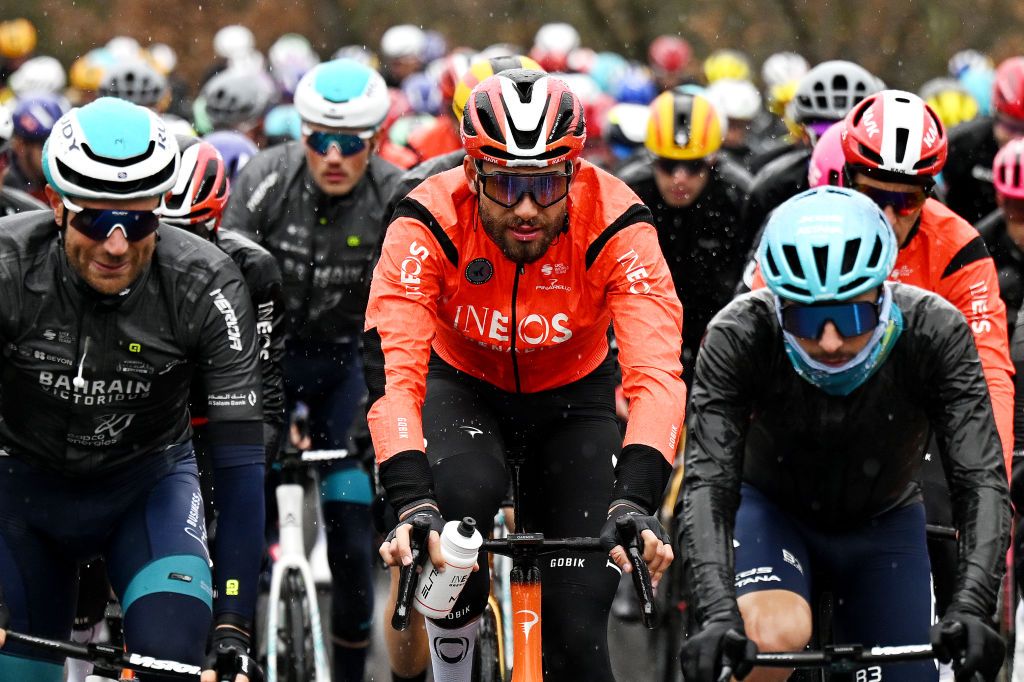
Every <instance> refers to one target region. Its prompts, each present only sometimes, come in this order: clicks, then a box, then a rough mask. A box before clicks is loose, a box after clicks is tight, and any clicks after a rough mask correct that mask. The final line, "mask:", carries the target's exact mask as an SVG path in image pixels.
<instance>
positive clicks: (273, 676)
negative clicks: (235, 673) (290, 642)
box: [265, 453, 331, 682]
mask: <svg viewBox="0 0 1024 682" xmlns="http://www.w3.org/2000/svg"><path fill="white" fill-rule="evenodd" d="M311 454H312V453H311ZM315 459H317V458H316V457H310V458H309V460H310V461H312V460H315ZM303 460H304V461H305V460H306V458H305V456H304V457H303ZM282 473H283V472H282ZM289 473H291V472H289ZM283 475H284V473H283ZM292 478H293V477H292V476H290V475H285V482H282V483H281V484H280V485H279V486H277V490H276V491H275V494H276V496H277V508H278V522H279V524H280V550H281V554H280V556H279V557H278V559H277V561H275V562H274V566H273V568H272V569H271V573H270V595H269V598H268V600H267V628H266V633H265V635H266V638H267V640H266V641H267V670H266V677H267V682H277V679H278V671H277V656H278V642H277V639H278V638H277V629H278V624H279V617H278V616H279V609H278V604H279V603H280V600H281V583H282V581H283V580H284V577H285V576H286V575H287V574H288V572H289V571H290V570H296V571H298V572H299V575H300V576H301V578H302V582H303V584H304V585H305V590H306V594H307V596H308V599H307V601H308V604H309V619H310V623H311V624H312V635H311V636H312V639H313V661H314V667H315V670H316V677H315V678H314V679H313V680H310V682H330V679H331V673H330V666H329V665H328V662H327V649H326V647H325V645H324V636H323V628H322V626H321V621H320V605H319V604H318V603H317V598H316V583H315V582H314V581H313V572H312V570H311V569H310V565H309V560H308V559H307V558H306V550H305V542H304V540H303V535H302V532H303V531H302V519H303V514H302V501H303V489H302V484H301V483H299V482H298V477H297V476H295V477H294V480H291V479H292Z"/></svg>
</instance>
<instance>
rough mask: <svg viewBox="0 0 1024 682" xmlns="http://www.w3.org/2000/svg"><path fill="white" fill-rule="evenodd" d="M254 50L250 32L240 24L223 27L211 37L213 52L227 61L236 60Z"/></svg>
mask: <svg viewBox="0 0 1024 682" xmlns="http://www.w3.org/2000/svg"><path fill="white" fill-rule="evenodd" d="M255 49H256V38H255V36H253V34H252V31H250V30H249V29H247V28H246V27H245V26H242V25H240V24H231V25H230V26H225V27H223V28H222V29H220V30H219V31H217V33H216V34H215V35H214V36H213V51H214V52H216V53H217V56H219V57H222V58H224V59H227V60H229V61H230V60H232V59H238V58H240V57H243V56H244V55H245V54H247V53H249V52H252V51H254V50H255Z"/></svg>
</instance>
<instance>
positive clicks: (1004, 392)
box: [936, 237, 1014, 476]
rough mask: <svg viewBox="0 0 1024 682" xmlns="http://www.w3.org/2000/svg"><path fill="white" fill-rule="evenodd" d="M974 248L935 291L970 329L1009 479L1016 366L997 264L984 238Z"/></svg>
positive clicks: (979, 239) (972, 244)
mask: <svg viewBox="0 0 1024 682" xmlns="http://www.w3.org/2000/svg"><path fill="white" fill-rule="evenodd" d="M971 247H975V248H976V249H977V251H978V253H979V254H980V255H983V256H984V257H981V258H978V259H977V260H974V261H973V262H971V263H969V264H968V265H966V266H964V267H962V268H960V269H959V270H956V271H954V272H953V273H952V274H949V275H945V274H944V276H943V278H942V279H941V280H940V283H939V288H938V290H937V291H936V293H938V294H939V295H941V296H942V297H943V298H945V299H946V300H947V301H949V302H950V303H952V304H953V305H955V306H956V307H957V308H958V309H959V310H960V312H961V313H963V314H964V317H966V318H967V322H968V324H969V325H970V327H971V332H972V333H973V334H974V343H975V345H976V346H977V347H978V355H979V356H980V357H981V366H982V369H983V370H984V372H985V383H986V384H988V393H989V397H990V398H991V399H992V412H993V413H994V414H995V418H996V428H998V429H999V440H1000V442H1001V443H1002V446H1003V463H1004V465H1005V466H1006V471H1007V476H1009V472H1010V470H1011V468H1012V466H1011V461H1012V458H1013V373H1014V369H1013V363H1012V362H1011V360H1010V342H1009V336H1008V333H1007V324H1006V304H1005V303H1003V299H1001V298H1000V297H999V277H998V275H997V274H996V268H995V263H994V262H993V260H992V259H991V258H989V257H988V252H987V250H984V249H985V247H984V242H982V241H981V237H978V238H977V242H972V243H971V244H968V246H967V247H965V249H964V250H967V249H969V248H971Z"/></svg>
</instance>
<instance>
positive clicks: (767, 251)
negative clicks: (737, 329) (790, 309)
mask: <svg viewBox="0 0 1024 682" xmlns="http://www.w3.org/2000/svg"><path fill="white" fill-rule="evenodd" d="M898 251H899V249H898V246H897V244H896V235H895V234H894V233H893V231H892V228H891V227H890V226H889V222H888V221H887V220H886V218H885V214H884V213H882V211H881V209H879V208H878V206H877V205H875V203H874V202H873V201H871V199H869V198H867V197H866V196H864V195H862V194H860V193H859V192H855V191H853V190H850V189H846V188H843V187H831V186H825V187H816V188H814V189H811V190H808V191H806V192H802V193H800V194H798V195H796V196H795V197H793V198H791V199H789V200H788V201H786V202H785V203H783V204H782V205H781V206H779V207H778V208H777V209H775V211H774V213H772V215H771V218H769V220H768V225H767V227H765V231H764V236H763V237H762V238H761V243H760V245H759V246H758V249H757V254H758V262H759V264H760V266H761V273H762V274H763V276H764V279H765V282H766V283H767V285H768V288H769V289H771V290H772V291H773V292H774V293H775V294H776V295H777V296H779V298H783V299H788V300H791V301H798V302H800V303H818V302H821V301H842V300H846V299H850V298H853V297H854V296H857V295H859V294H862V293H864V292H865V291H869V290H871V289H874V288H875V287H878V286H880V285H881V284H882V283H883V282H884V281H885V280H886V279H887V278H888V276H889V273H890V272H891V271H892V268H893V266H894V265H895V264H896V255H897V252H898Z"/></svg>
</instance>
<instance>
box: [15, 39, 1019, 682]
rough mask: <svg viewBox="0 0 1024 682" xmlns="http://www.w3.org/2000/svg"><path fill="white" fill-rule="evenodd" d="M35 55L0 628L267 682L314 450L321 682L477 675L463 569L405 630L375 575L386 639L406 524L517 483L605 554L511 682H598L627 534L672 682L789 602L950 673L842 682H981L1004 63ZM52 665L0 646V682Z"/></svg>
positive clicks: (1004, 237) (844, 634)
mask: <svg viewBox="0 0 1024 682" xmlns="http://www.w3.org/2000/svg"><path fill="white" fill-rule="evenodd" d="M36 42H37V37H36V32H35V28H34V27H33V26H32V24H31V23H30V22H28V21H27V20H25V19H13V20H8V21H3V22H0V78H2V87H3V89H2V91H0V180H2V185H3V186H2V189H0V215H2V216H3V217H2V218H0V289H2V290H3V293H4V296H3V300H4V301H5V303H4V304H3V305H2V306H0V339H2V348H3V359H2V361H0V362H2V365H0V396H2V400H0V456H3V458H4V459H3V460H2V461H3V466H2V467H0V588H2V590H3V598H2V599H0V626H5V627H6V626H7V625H8V624H9V626H10V628H11V629H12V630H16V631H19V632H27V633H31V634H35V635H39V636H43V637H50V638H54V639H68V638H69V637H71V636H72V635H74V636H75V637H77V638H79V639H88V638H90V637H95V636H96V627H95V626H96V625H97V624H98V623H99V622H100V621H101V620H102V613H103V607H104V606H105V605H106V602H107V597H108V596H116V598H117V599H118V600H119V601H120V606H121V609H122V610H123V613H124V633H123V634H124V643H125V646H126V647H127V648H128V650H129V651H132V652H138V653H141V654H143V655H149V656H154V657H157V658H160V659H171V660H178V661H182V662H186V663H190V664H194V665H199V664H202V665H203V666H204V668H206V669H207V671H206V672H205V673H204V677H203V679H204V681H205V680H213V679H220V677H219V675H224V674H235V673H237V675H238V677H237V678H236V679H237V680H238V681H239V682H248V681H250V680H256V679H258V678H259V672H258V666H256V664H255V658H256V656H257V646H256V644H257V643H256V641H255V639H254V638H255V637H256V636H257V634H258V630H259V628H258V626H256V624H255V622H254V619H255V604H256V600H257V596H258V594H259V592H260V585H261V573H263V572H265V567H266V564H267V562H268V561H270V558H269V556H270V555H272V552H269V553H268V552H267V551H265V546H266V545H268V544H269V545H272V544H273V539H274V534H275V531H274V528H273V521H274V520H275V519H276V514H275V513H274V511H273V486H274V485H275V481H276V480H277V476H278V471H277V470H276V469H275V463H276V461H277V459H278V455H279V453H280V452H281V450H282V449H283V448H300V449H331V450H339V449H348V450H350V451H351V452H352V453H354V456H351V457H347V458H344V459H340V460H336V461H334V462H332V463H331V464H330V465H328V466H325V467H324V470H323V471H322V472H321V479H322V480H321V490H320V496H321V504H322V509H323V518H324V521H325V527H324V530H325V532H326V546H327V557H328V563H329V566H330V572H331V576H332V595H331V609H330V612H331V618H330V622H329V623H328V624H326V625H327V627H326V630H327V632H328V633H329V635H330V641H331V643H332V655H331V659H332V662H333V679H334V680H335V681H337V682H340V681H348V680H362V679H364V678H365V677H366V674H367V673H366V661H367V651H368V647H369V644H370V640H371V633H372V630H373V628H381V629H383V631H384V638H385V641H386V643H387V653H388V660H389V663H390V667H391V675H392V679H393V680H424V679H426V675H427V672H428V667H429V668H430V670H431V672H432V674H433V679H435V680H439V681H445V682H447V681H448V680H452V681H455V680H468V679H470V676H471V672H472V661H473V655H472V654H473V649H474V646H475V641H476V627H477V621H478V619H479V617H480V614H481V612H482V611H483V609H484V605H485V603H486V599H487V594H488V589H489V575H488V571H487V569H486V562H485V561H483V559H481V561H480V570H478V571H476V572H475V573H474V574H473V575H472V577H471V578H470V579H469V580H468V581H467V584H466V587H465V589H464V590H463V592H462V593H461V595H460V596H459V598H458V601H457V602H456V603H455V605H454V608H453V609H452V611H451V613H450V614H448V615H446V616H444V617H439V618H434V619H430V618H426V619H425V618H422V616H419V615H418V614H417V615H416V616H414V619H413V627H411V628H410V629H409V630H406V631H404V632H398V631H396V630H393V629H392V628H390V627H389V626H387V625H386V624H380V623H375V622H374V620H373V613H374V571H375V570H378V568H379V566H380V565H381V562H382V561H383V564H384V565H386V566H389V567H393V568H392V571H391V573H392V575H391V580H392V590H391V594H390V595H389V602H391V603H393V601H394V598H395V592H396V583H397V575H398V567H400V566H402V565H405V564H408V563H409V562H410V561H411V554H410V547H409V530H410V527H411V523H412V522H413V521H414V520H417V519H420V520H425V521H426V522H428V523H429V525H430V526H431V528H432V529H433V531H440V530H441V528H442V527H443V523H444V521H445V520H450V519H459V518H462V517H464V516H472V517H474V518H476V519H477V520H485V519H490V518H492V517H493V516H494V514H495V512H496V511H497V510H498V509H499V508H500V507H501V506H502V505H503V504H504V503H506V501H507V497H508V488H509V481H508V474H507V471H506V465H505V461H506V458H507V457H509V456H516V457H517V458H522V459H523V462H524V469H523V485H525V486H528V487H529V489H530V491H531V492H530V495H531V499H533V507H534V508H532V509H530V510H529V511H528V512H527V513H526V518H525V519H517V521H518V522H522V523H524V525H525V526H526V527H528V528H530V529H531V530H534V529H536V530H540V531H543V532H545V533H549V534H552V535H559V536H594V537H601V539H602V542H603V543H604V545H605V547H606V549H607V550H608V551H609V553H610V560H609V557H603V556H597V555H592V554H586V553H578V552H575V553H574V552H566V553H564V555H563V556H561V557H560V558H558V559H557V560H552V562H551V567H550V568H548V567H547V566H546V565H545V571H544V585H545V590H544V612H545V615H546V616H547V617H546V618H545V624H544V630H545V639H544V667H545V676H546V678H547V679H552V680H555V679H559V680H563V679H564V680H574V679H587V680H611V679H613V675H612V669H611V663H610V658H609V653H608V642H607V622H608V618H609V613H610V610H611V606H612V601H613V598H614V595H615V591H616V586H617V585H618V583H619V579H620V576H621V575H622V573H623V572H624V571H628V562H627V561H626V560H625V557H624V554H623V552H622V549H621V547H619V546H618V545H619V541H618V537H617V536H616V534H615V529H616V524H617V523H619V522H621V521H622V520H623V519H625V520H626V521H627V522H628V524H630V525H631V526H632V527H633V528H635V529H636V531H637V533H640V534H641V537H643V539H644V541H645V542H644V548H643V549H644V558H645V559H646V560H647V562H648V564H649V565H650V568H651V571H652V574H653V576H654V578H655V582H657V581H658V580H663V579H665V577H666V576H670V575H674V574H670V573H666V572H665V571H666V569H667V567H668V566H669V564H671V563H672V561H673V560H676V561H682V562H683V564H684V566H685V569H686V570H685V572H684V573H685V576H686V578H685V580H686V583H687V590H688V595H689V598H688V604H689V609H690V611H691V613H692V614H693V618H692V622H693V628H692V631H691V632H690V633H689V636H688V637H687V638H686V639H685V641H680V642H679V645H680V647H681V654H680V661H681V667H682V672H683V675H684V677H685V679H686V680H688V681H689V682H698V681H699V682H707V681H710V680H717V679H719V676H720V675H721V674H722V671H723V670H726V671H727V672H728V671H732V673H733V674H734V675H736V676H737V677H743V676H745V675H747V674H749V675H750V677H751V679H758V680H761V679H764V680H775V679H778V680H782V679H786V678H787V677H788V675H789V674H790V672H791V671H789V670H778V669H776V670H772V669H768V668H754V669H753V670H751V665H750V659H751V655H752V654H753V653H754V652H756V651H758V650H760V651H798V650H801V649H803V648H804V647H806V646H807V645H808V643H809V642H810V641H811V640H812V634H813V633H814V632H815V631H816V628H817V626H818V625H819V624H818V623H817V622H816V614H814V613H813V611H812V605H813V604H815V603H816V598H817V594H818V592H819V591H820V590H822V589H826V588H827V589H830V590H831V591H832V592H833V593H835V595H836V597H837V598H838V603H839V607H838V608H837V609H836V611H835V613H834V623H833V624H832V626H833V627H834V630H835V632H836V634H837V635H838V639H839V640H840V641H852V642H857V643H860V644H864V645H869V646H900V645H913V644H921V643H928V642H931V644H932V646H933V647H934V652H935V656H936V658H937V659H938V660H939V661H940V662H941V663H942V665H937V664H936V663H935V662H924V663H917V664H913V665H903V666H895V665H893V666H882V667H879V668H873V669H868V671H867V673H866V674H867V675H868V676H866V677H863V680H864V681H865V682H869V681H870V680H881V679H883V678H884V679H886V680H897V679H907V680H926V679H927V680H934V679H937V678H938V677H939V676H940V675H945V674H947V673H949V672H952V674H954V675H955V676H956V679H958V680H968V679H971V677H972V676H973V675H974V674H975V673H980V674H982V676H983V677H985V678H986V679H994V678H995V676H996V674H997V673H998V672H999V670H1000V668H1001V667H1002V666H1003V665H1004V660H1005V659H1006V656H1005V653H1004V652H1005V649H1006V647H1007V644H1008V643H1009V644H1010V645H1011V649H1012V644H1013V642H1012V641H1011V642H1008V636H1009V635H1008V633H1012V631H1013V629H1014V622H1013V619H1012V618H999V617H997V601H998V600H999V596H1000V594H1002V595H1003V601H1004V602H1007V601H1008V602H1010V603H1009V604H1006V603H1004V604H1003V606H1002V609H1003V611H1004V612H1007V613H1010V612H1012V610H1013V604H1015V603H1016V599H1014V598H1011V597H1007V595H1013V594H1015V593H1016V588H1015V586H1014V585H1013V581H1012V576H1013V574H1014V573H1016V576H1017V577H1018V578H1020V577H1022V576H1024V568H1022V569H1021V570H1017V571H1013V570H1012V568H1013V562H1012V561H1010V560H1009V559H1008V556H1007V550H1008V548H1009V547H1010V546H1011V544H1013V545H1016V544H1017V543H1011V511H1012V508H1011V500H1012V502H1013V504H1014V505H1016V504H1021V503H1024V465H1022V464H1021V462H1022V461H1024V401H1020V400H1018V399H1017V398H1016V396H1017V395H1018V394H1021V393H1020V392H1017V391H1015V386H1014V377H1015V375H1016V376H1017V377H1020V376H1021V374H1020V371H1019V370H1020V369H1021V365H1022V363H1024V335H1021V334H1018V335H1017V338H1016V339H1014V329H1015V327H1016V326H1017V324H1018V322H1019V318H1018V311H1019V310H1020V308H1021V306H1022V305H1024V56H1016V57H1009V58H1007V59H1004V60H1003V61H1001V62H999V63H998V64H995V63H993V61H992V59H990V58H989V57H988V56H986V55H985V54H983V53H980V52H977V51H974V50H964V51H960V52H957V53H956V54H954V55H952V57H951V58H950V60H949V65H948V66H949V68H948V74H944V75H941V76H937V77H936V78H934V79H932V80H930V81H928V82H927V83H924V84H919V87H916V88H914V87H912V86H914V85H917V84H910V83H900V84H899V85H900V86H903V87H906V88H907V89H894V88H890V87H888V85H887V84H886V83H884V82H883V81H882V80H881V79H880V78H879V77H878V76H876V75H874V74H872V73H870V72H869V71H868V70H867V69H865V68H864V67H862V66H860V65H858V64H856V63H854V62H851V61H847V60H841V59H837V60H830V61H825V62H823V63H820V64H817V65H813V66H812V65H810V64H808V63H807V61H806V60H805V59H804V58H803V57H801V56H800V55H799V54H797V53H795V52H779V53H776V54H773V55H771V56H770V57H768V58H767V59H765V61H764V62H763V64H762V65H761V68H760V78H758V77H757V75H756V74H755V69H754V65H753V63H752V62H751V60H750V59H749V58H748V57H747V56H746V55H745V54H743V53H742V52H740V51H737V50H732V49H721V50H716V51H714V52H712V53H711V54H709V55H708V56H707V57H706V58H704V59H703V60H700V59H698V58H697V56H696V55H695V54H694V51H693V49H692V48H691V46H690V45H689V44H688V43H687V41H686V40H685V39H683V38H681V37H680V36H678V35H663V36H660V37H658V38H657V39H655V40H654V41H652V43H651V44H650V46H649V50H648V52H647V58H646V60H645V61H637V60H630V59H627V58H625V57H623V56H621V55H619V54H617V53H615V52H611V51H599V50H594V49H591V48H589V47H586V46H584V45H583V44H582V43H581V40H580V36H579V34H578V32H577V31H576V30H575V29H574V28H573V27H572V26H571V25H569V24H565V23H552V24H546V25H544V26H542V27H541V28H540V30H539V31H538V32H537V34H536V36H535V39H534V43H533V44H532V45H512V44H505V43H499V44H494V45H491V46H488V47H485V48H483V49H480V50H477V49H472V48H469V47H464V46H458V45H455V44H452V43H450V42H449V41H447V40H446V39H445V38H444V37H443V36H442V35H441V34H439V33H437V32H435V31H431V30H424V29H422V28H419V27H416V26H412V25H399V26H394V27H392V28H390V29H388V30H387V31H386V32H385V33H384V34H383V35H382V36H381V37H380V40H379V44H378V45H377V46H376V47H368V46H366V45H349V46H344V47H340V48H339V49H337V50H336V51H335V52H334V53H333V54H331V55H321V54H319V53H318V52H317V51H316V50H315V49H314V48H313V46H312V45H311V44H310V42H309V41H308V40H307V39H306V38H304V37H303V36H301V35H297V34H286V35H283V36H281V37H280V38H279V39H277V40H276V41H275V42H274V43H273V44H272V45H271V46H270V47H269V49H268V50H267V51H266V53H265V54H264V53H263V52H261V51H259V50H258V49H257V46H256V41H255V38H254V36H253V34H252V32H251V31H249V30H248V29H247V28H245V27H243V26H240V25H232V26H226V27H224V28H222V29H221V30H219V31H218V32H217V33H216V35H215V37H214V43H213V49H214V52H215V54H216V60H215V62H214V63H213V64H211V65H210V67H209V69H208V70H207V71H206V72H205V73H204V74H203V76H202V78H201V79H200V81H199V82H194V83H191V82H188V81H186V80H183V79H182V77H181V76H180V74H179V73H178V71H177V70H176V61H177V60H176V55H175V53H174V50H173V49H172V48H170V47H169V46H167V45H163V44H150V45H146V46H143V45H141V44H140V43H139V42H137V41H136V40H134V39H133V38H130V37H127V36H119V37H115V38H113V39H111V40H110V41H109V42H108V43H107V44H106V45H104V46H100V47H96V48H94V49H91V50H90V51H88V52H86V53H85V54H83V55H81V56H79V57H78V58H77V59H76V60H75V61H74V62H72V63H71V64H69V65H67V68H66V69H65V65H63V64H61V63H60V62H59V61H58V60H57V59H55V58H53V57H50V56H47V55H45V54H42V53H41V52H42V50H41V49H38V48H40V47H41V46H37V44H36ZM911 89H916V91H917V94H915V92H912V91H911ZM1021 395H1024V394H1021ZM1015 402H1019V403H1020V405H1017V406H1015ZM296 409H302V410H306V409H308V414H309V421H308V433H303V432H300V430H299V429H297V428H295V424H294V423H292V422H291V421H290V417H289V416H290V415H291V414H293V413H294V412H295V411H296ZM684 422H685V425H684ZM673 467H676V468H678V467H684V471H683V488H682V490H683V492H682V497H681V500H680V503H679V505H678V508H677V510H676V524H675V525H676V528H675V531H676V532H675V537H670V535H669V534H668V533H667V532H666V530H665V529H664V528H663V527H662V524H661V522H660V521H659V520H658V519H657V518H656V513H657V510H658V508H659V507H660V506H661V502H662V498H663V495H664V492H665V489H666V486H667V484H668V482H669V478H670V476H671V474H672V470H673ZM268 519H269V521H268ZM926 524H933V525H940V526H948V527H952V528H954V529H955V530H956V532H957V534H958V538H957V541H956V542H949V541H942V540H937V539H936V538H931V537H928V536H927V535H926V533H925V528H926ZM208 527H209V528H208ZM208 531H209V532H208ZM433 531H432V533H431V539H430V541H429V552H430V556H431V559H432V561H433V562H434V565H435V567H437V566H443V563H444V561H443V557H442V556H441V555H440V550H439V539H438V536H437V535H436V533H434V532H433ZM378 548H379V549H378ZM1016 554H1017V555H1018V559H1019V557H1020V556H1024V551H1020V552H1017V553H1016ZM1013 555H1014V553H1013V552H1012V550H1011V551H1010V558H1012V557H1013ZM98 557H101V558H102V561H101V562H97V561H96V560H97V558H98ZM1007 565H1009V566H1010V568H1011V571H1010V576H1011V577H1010V578H1005V580H1004V572H1005V571H1006V568H1007ZM1001 581H1002V582H1001ZM1001 584H1002V585H1003V587H1001ZM1007 584H1008V585H1009V586H1008V587H1007ZM823 586H824V587H823ZM1021 620H1022V621H1024V613H1022V614H1021ZM168 624H173V626H172V627H168ZM73 625H74V629H75V632H74V633H73V632H72V626H73ZM1020 625H1021V627H1019V628H1017V629H1018V630H1019V631H1024V622H1021V623H1020ZM1000 626H1004V627H1003V628H1002V629H1003V632H1002V633H1001V632H1000ZM2 632H3V631H2V630H0V644H2ZM1018 634H1024V632H1019V633H1018ZM439 642H444V644H445V646H444V651H443V653H442V648H441V647H440V646H439V645H438V643H439ZM1017 665H1024V661H1018V662H1017ZM950 666H951V667H950ZM228 667H230V670H229V669H228ZM65 674H66V673H65V668H64V664H63V662H62V661H54V660H49V659H47V660H44V659H39V658H37V657H36V654H34V653H32V652H30V651H28V650H26V649H23V648H19V647H18V646H17V645H14V644H12V645H9V646H7V647H4V648H3V649H2V650H0V679H11V680H42V681H48V680H53V681H56V680H63V679H65V677H64V676H65ZM71 674H72V678H74V675H76V674H80V672H78V673H76V672H72V673H71ZM858 675H859V676H858V680H861V679H862V678H861V677H860V674H858ZM141 679H160V678H159V677H150V678H146V677H142V678H141Z"/></svg>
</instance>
